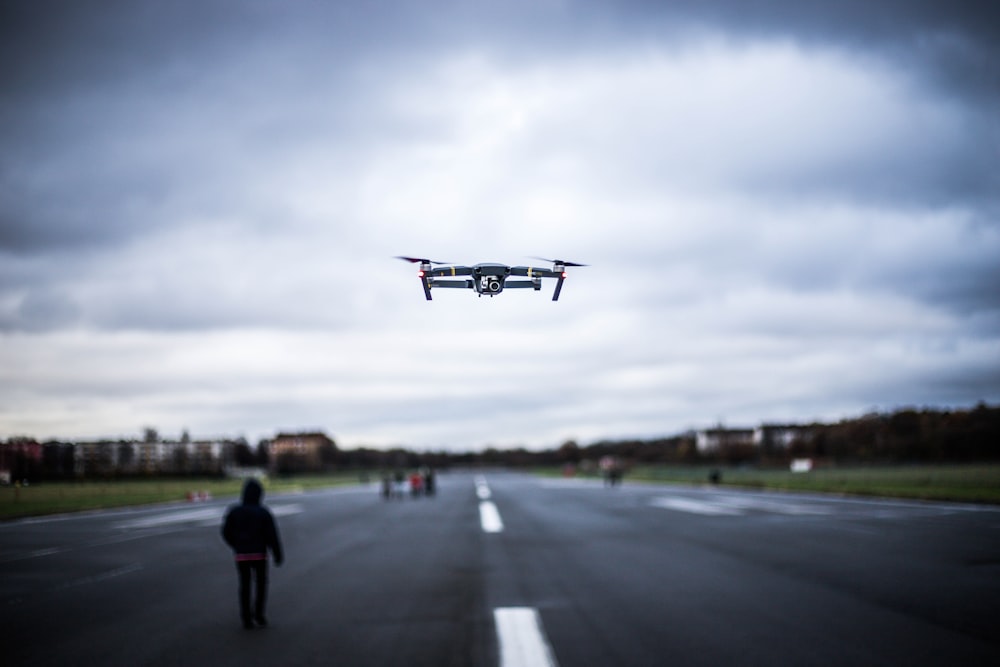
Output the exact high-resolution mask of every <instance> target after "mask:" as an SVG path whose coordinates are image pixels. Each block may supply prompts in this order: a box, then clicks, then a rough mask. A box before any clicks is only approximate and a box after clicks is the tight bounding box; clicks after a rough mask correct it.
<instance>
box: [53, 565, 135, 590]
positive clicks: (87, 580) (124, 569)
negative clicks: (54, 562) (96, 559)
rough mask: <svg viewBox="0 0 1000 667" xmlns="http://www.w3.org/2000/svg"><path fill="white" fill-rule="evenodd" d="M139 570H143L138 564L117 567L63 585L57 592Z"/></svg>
mask: <svg viewBox="0 0 1000 667" xmlns="http://www.w3.org/2000/svg"><path fill="white" fill-rule="evenodd" d="M141 569H143V568H142V565H140V564H139V563H133V564H132V565H125V566H124V567H119V568H116V569H114V570H109V571H107V572H101V573H100V574H95V575H93V576H90V577H83V578H82V579H75V580H73V581H71V582H69V583H66V584H63V585H62V586H60V587H59V588H58V589H57V590H63V589H66V588H73V587H74V586H85V585H87V584H96V583H99V582H102V581H107V580H108V579H114V578H116V577H121V576H123V575H126V574H131V573H133V572H138V571H139V570H141Z"/></svg>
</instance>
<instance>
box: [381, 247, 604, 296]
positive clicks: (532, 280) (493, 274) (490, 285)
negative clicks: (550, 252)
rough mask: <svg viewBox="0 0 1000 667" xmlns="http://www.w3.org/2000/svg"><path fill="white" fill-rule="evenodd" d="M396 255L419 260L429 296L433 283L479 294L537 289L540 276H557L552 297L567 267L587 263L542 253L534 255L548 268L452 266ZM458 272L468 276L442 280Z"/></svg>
mask: <svg viewBox="0 0 1000 667" xmlns="http://www.w3.org/2000/svg"><path fill="white" fill-rule="evenodd" d="M397 259H402V260H404V261H407V262H410V263H411V264H420V270H419V271H417V277H418V278H420V284H421V285H423V288H424V296H425V297H427V300H428V301H430V300H431V289H432V288H435V287H448V288H453V289H471V290H475V291H476V293H477V294H479V296H480V297H482V296H484V295H485V296H489V297H494V296H496V295H497V294H499V293H500V292H502V291H504V289H505V288H507V289H533V290H535V291H536V292H537V291H539V290H540V289H542V278H556V279H557V281H556V289H555V291H554V292H553V293H552V300H553V301H558V300H559V293H560V292H561V291H562V286H563V281H564V280H566V267H568V266H587V265H586V264H577V263H576V262H567V261H564V260H561V259H545V258H544V257H534V258H533V259H540V260H542V261H545V262H549V263H551V264H552V268H551V269H540V268H536V267H534V266H507V265H506V264H493V263H488V262H487V263H483V264H473V265H472V266H455V265H452V264H451V263H449V262H435V261H433V260H430V259H423V258H420V257H402V256H397ZM457 276H470V277H469V278H465V279H462V280H442V278H455V277H457ZM510 276H518V277H520V276H524V277H525V278H527V279H528V280H509V278H510Z"/></svg>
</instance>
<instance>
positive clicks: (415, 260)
mask: <svg viewBox="0 0 1000 667" xmlns="http://www.w3.org/2000/svg"><path fill="white" fill-rule="evenodd" d="M396 259H401V260H403V261H406V262H409V263H410V264H451V262H435V261H434V260H433V259H424V258H422V257H403V256H402V255H396Z"/></svg>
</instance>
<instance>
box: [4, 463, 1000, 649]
mask: <svg viewBox="0 0 1000 667" xmlns="http://www.w3.org/2000/svg"><path fill="white" fill-rule="evenodd" d="M264 500H265V503H266V504H267V505H268V506H269V507H271V509H272V511H274V513H275V514H276V516H277V522H278V526H279V529H280V531H281V536H282V539H283V541H284V544H285V551H286V562H285V564H284V566H283V567H280V568H274V567H272V568H271V587H270V590H271V595H270V602H269V605H268V617H269V620H270V626H269V627H268V628H266V629H256V630H251V631H248V630H244V629H243V627H242V625H241V624H240V619H239V614H238V611H237V602H236V570H235V566H234V564H233V562H232V557H231V554H230V552H229V550H228V548H227V547H226V546H225V545H224V544H223V543H222V540H221V538H220V536H219V527H220V524H221V519H222V514H223V512H224V510H225V507H226V505H227V503H226V502H221V501H210V502H204V503H189V504H176V505H167V506H157V507H154V508H145V509H137V510H126V511H113V512H100V513H90V514H83V515H75V516H63V517H56V518H49V519H39V520H24V521H16V522H9V523H3V524H0V633H2V642H0V656H2V660H3V664H5V665H18V666H19V667H20V666H22V665H130V666H131V665H184V666H186V667H190V666H195V665H240V666H244V665H346V666H349V665H401V666H402V665H406V666H408V667H414V666H421V665H434V666H442V665H487V666H492V665H502V666H504V667H519V666H527V665H538V666H540V667H544V666H546V665H562V666H563V667H570V666H576V665H657V666H659V665H909V666H914V665H963V666H964V665H991V666H993V665H998V664H1000V508H990V507H976V506H969V505H954V504H943V503H920V502H898V501H876V500H860V499H843V498H836V497H825V496H803V495H792V494H779V493H758V492H740V491H733V490H725V489H716V488H709V487H706V488H686V487H663V486H647V485H638V484H629V483H628V482H627V481H626V483H625V484H624V485H623V486H621V487H618V488H613V489H612V488H604V487H603V485H602V484H600V483H594V482H584V481H574V480H559V479H556V480H546V479H540V478H535V477H529V476H524V475H517V474H508V473H498V472H486V473H482V474H477V473H471V472H470V473H458V472H453V473H448V474H442V475H439V476H438V493H437V495H436V496H435V497H433V498H416V499H414V498H405V499H401V500H393V501H385V500H383V499H382V498H381V497H380V496H379V492H378V489H377V488H376V486H375V485H372V486H362V487H357V488H347V489H339V490H328V491H322V492H313V493H305V494H298V495H280V496H273V497H272V496H265V499H264Z"/></svg>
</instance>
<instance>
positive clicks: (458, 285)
mask: <svg viewBox="0 0 1000 667" xmlns="http://www.w3.org/2000/svg"><path fill="white" fill-rule="evenodd" d="M425 280H426V281H427V284H428V286H429V287H433V288H435V289H437V288H438V287H447V288H452V289H472V288H473V282H472V281H471V280H435V279H434V278H425Z"/></svg>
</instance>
